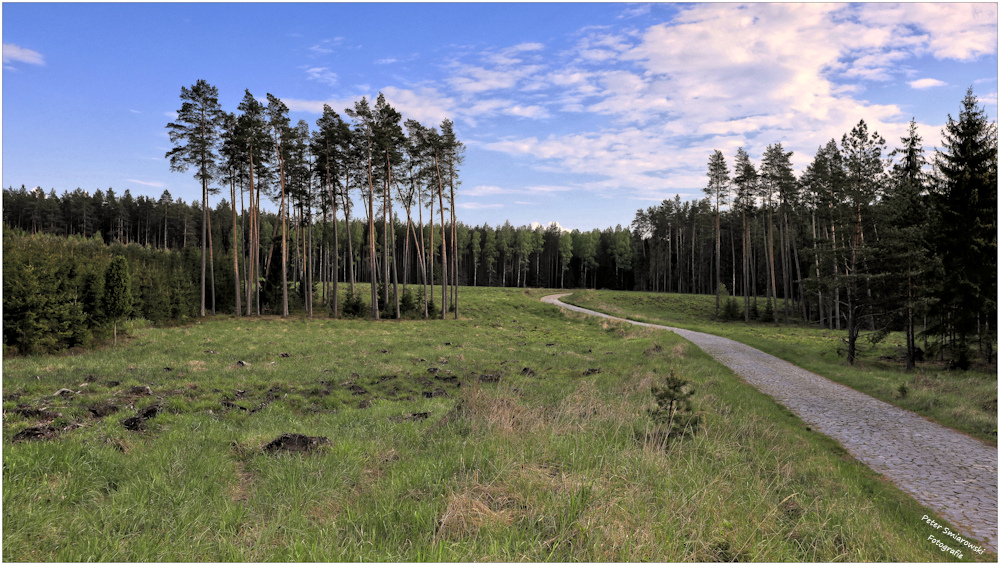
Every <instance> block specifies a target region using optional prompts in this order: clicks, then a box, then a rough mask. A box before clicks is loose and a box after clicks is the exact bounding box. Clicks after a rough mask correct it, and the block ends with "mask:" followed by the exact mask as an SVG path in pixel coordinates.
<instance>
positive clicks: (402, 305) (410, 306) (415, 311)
mask: <svg viewBox="0 0 1000 565" xmlns="http://www.w3.org/2000/svg"><path fill="white" fill-rule="evenodd" d="M399 313H400V314H402V315H403V317H404V318H414V317H417V316H419V315H420V314H423V309H422V308H421V307H420V301H419V300H417V297H416V296H415V295H414V294H413V290H412V289H410V288H405V289H403V295H402V296H401V297H400V298H399Z"/></svg>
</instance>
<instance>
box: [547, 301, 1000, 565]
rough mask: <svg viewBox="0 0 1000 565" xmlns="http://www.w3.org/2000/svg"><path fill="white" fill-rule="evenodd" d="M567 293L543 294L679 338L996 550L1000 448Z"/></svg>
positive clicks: (757, 356) (733, 348) (739, 348)
mask: <svg viewBox="0 0 1000 565" xmlns="http://www.w3.org/2000/svg"><path fill="white" fill-rule="evenodd" d="M569 294H571V293H563V294H554V295H549V296H545V297H542V301H543V302H546V303H549V304H553V305H556V306H561V307H563V308H566V309H569V310H573V311H575V312H582V313H584V314H590V315H592V316H600V317H603V318H609V319H612V320H617V321H622V322H628V323H630V324H635V325H639V326H645V327H649V328H656V329H663V330H668V331H672V332H674V333H676V334H678V335H680V336H681V337H683V338H684V339H687V340H688V341H690V342H692V343H694V344H695V345H697V346H698V347H700V348H701V349H702V351H704V352H705V353H708V354H709V355H711V356H712V357H714V358H715V359H716V360H717V361H719V362H720V363H722V364H723V365H725V366H727V367H729V368H730V369H732V370H733V372H735V373H736V374H737V375H739V376H740V377H742V378H743V379H744V380H746V381H747V382H748V383H750V384H751V385H753V386H754V387H755V388H757V390H759V391H761V392H763V393H764V394H767V395H769V396H771V397H772V398H774V399H775V400H777V401H778V402H780V403H781V404H782V405H784V406H785V407H786V408H788V409H789V410H791V411H792V412H794V413H795V415H796V416H798V417H799V418H801V419H802V421H804V422H806V423H807V424H809V425H810V426H812V427H813V429H815V430H817V431H819V432H820V433H823V434H826V435H827V436H829V437H831V438H833V439H834V440H836V441H837V442H839V443H840V444H841V445H842V446H844V448H845V449H847V450H848V451H849V452H850V453H851V454H852V455H853V456H854V457H856V458H857V459H859V460H860V461H862V462H863V463H864V464H866V465H868V466H869V467H871V468H872V469H874V470H875V471H877V472H879V473H881V474H882V475H883V476H885V477H886V478H887V479H889V480H890V481H892V482H893V483H894V484H895V485H896V486H898V487H899V488H901V489H902V490H904V491H905V492H907V493H909V494H910V495H911V496H912V497H913V498H914V499H916V500H917V501H918V502H920V503H921V504H924V505H926V506H928V507H930V508H933V509H934V510H935V511H936V512H938V513H939V514H940V515H941V516H943V517H945V518H947V519H948V520H949V521H950V522H951V523H952V524H953V525H954V526H955V527H957V528H959V529H960V530H961V533H962V534H963V535H966V536H969V538H971V539H969V542H970V543H971V544H972V545H973V546H975V545H978V544H981V545H982V546H983V547H985V548H986V549H988V550H990V551H992V552H994V553H996V551H997V449H996V447H992V446H989V445H986V444H985V443H983V442H981V441H979V440H977V439H974V438H971V437H969V436H966V435H964V434H962V433H959V432H957V431H955V430H952V429H950V428H946V427H944V426H942V425H940V424H937V423H935V422H931V421H930V420H927V419H926V418H924V417H922V416H919V415H917V414H914V413H913V412H910V411H908V410H903V409H902V408H899V407H898V406H894V405H892V404H889V403H887V402H884V401H882V400H878V399H877V398H873V397H871V396H868V395H867V394H864V393H861V392H858V391H856V390H854V389H852V388H850V387H847V386H844V385H842V384H839V383H836V382H834V381H831V380H829V379H827V378H826V377H822V376H820V375H817V374H815V373H812V372H809V371H806V370H805V369H802V368H801V367H797V366H795V365H793V364H791V363H789V362H787V361H784V360H782V359H779V358H777V357H775V356H773V355H769V354H767V353H764V352H763V351H760V350H758V349H754V348H752V347H750V346H748V345H744V344H742V343H739V342H737V341H733V340H731V339H727V338H724V337H718V336H714V335H711V334H706V333H701V332H695V331H691V330H684V329H680V328H673V327H669V326H661V325H657V324H647V323H644V322H636V321H633V320H625V319H622V318H617V317H614V316H609V315H608V314H603V313H601V312H595V311H593V310H588V309H586V308H581V307H579V306H573V305H572V304H566V303H564V302H560V301H559V299H560V298H562V297H563V296H568V295H569ZM913 519H914V520H919V519H921V517H920V516H914V518H913ZM928 527H929V528H930V526H928ZM942 532H943V530H938V531H937V532H932V533H936V534H937V535H936V537H937V539H939V540H941V541H942V542H943V543H944V544H946V545H948V546H950V547H952V548H955V549H960V550H963V552H969V549H968V547H966V546H964V545H962V544H961V543H960V542H958V541H957V540H955V539H952V538H950V537H948V536H947V535H945V534H943V533H942ZM977 542H978V543H977ZM966 555H968V553H966Z"/></svg>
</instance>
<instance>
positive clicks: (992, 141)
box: [933, 87, 997, 367]
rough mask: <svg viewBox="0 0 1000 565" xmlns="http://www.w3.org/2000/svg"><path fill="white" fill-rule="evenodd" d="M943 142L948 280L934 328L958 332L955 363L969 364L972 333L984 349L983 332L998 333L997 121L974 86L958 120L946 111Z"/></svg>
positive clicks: (940, 249)
mask: <svg viewBox="0 0 1000 565" xmlns="http://www.w3.org/2000/svg"><path fill="white" fill-rule="evenodd" d="M942 146H943V150H939V151H938V152H937V154H936V156H935V165H936V166H937V170H938V174H939V177H938V186H937V188H936V191H935V196H936V201H937V207H938V210H939V214H940V219H939V221H938V224H937V226H936V229H935V232H936V233H937V234H938V237H937V241H936V242H935V244H936V251H937V253H938V254H939V255H940V257H941V260H942V266H943V268H944V278H943V280H942V281H941V284H940V286H939V288H938V290H937V292H936V293H935V295H936V298H937V299H938V302H937V305H936V307H935V312H936V313H937V319H938V323H937V324H936V325H935V328H933V329H934V331H935V333H937V334H939V335H945V336H949V337H950V336H951V335H954V339H953V340H951V341H952V342H953V345H954V347H955V349H956V351H955V357H956V360H957V363H958V365H960V366H963V367H967V366H968V364H967V351H966V349H967V347H968V338H969V336H973V335H978V336H979V338H980V344H981V347H982V344H983V343H984V342H983V340H982V338H983V336H984V335H986V334H993V333H994V332H995V331H996V328H995V327H994V328H991V329H990V328H989V322H990V321H991V320H994V319H995V318H996V296H997V276H996V274H997V264H996V256H997V223H996V221H997V125H996V122H990V121H988V118H987V116H986V110H985V108H983V107H981V106H979V103H978V99H977V98H976V96H975V95H974V94H973V92H972V88H971V87H970V88H969V90H968V91H967V92H966V95H965V98H964V99H963V100H962V110H961V112H960V113H959V116H958V119H957V120H956V119H953V118H952V117H951V115H950V114H949V115H948V123H947V124H946V125H945V128H944V130H943V132H942ZM991 339H992V338H991ZM990 341H991V340H986V343H989V342H990Z"/></svg>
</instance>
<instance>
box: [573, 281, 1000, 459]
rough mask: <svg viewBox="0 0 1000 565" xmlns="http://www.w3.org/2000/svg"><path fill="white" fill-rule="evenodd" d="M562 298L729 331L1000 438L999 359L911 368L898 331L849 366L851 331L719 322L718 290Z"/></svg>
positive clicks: (959, 426) (626, 314)
mask: <svg viewBox="0 0 1000 565" xmlns="http://www.w3.org/2000/svg"><path fill="white" fill-rule="evenodd" d="M563 300H564V301H565V302H567V303H570V304H575V305H577V306H583V307H586V308H591V309H594V310H598V311H600V312H605V313H608V314H613V315H615V316H621V317H623V318H630V319H634V320H639V321H644V322H651V323H657V324H663V325H670V326H675V327H680V328H685V329H691V330H696V331H702V332H706V333H710V334H714V335H719V336H723V337H728V338H730V339H734V340H736V341H739V342H741V343H745V344H747V345H749V346H751V347H755V348H757V349H760V350H761V351H764V352H767V353H770V354H771V355H774V356H776V357H779V358H781V359H784V360H786V361H789V362H791V363H794V364H796V365H798V366H800V367H803V368H805V369H808V370H810V371H812V372H814V373H817V374H820V375H823V376H824V377H827V378H829V379H832V380H834V381H837V382H839V383H842V384H845V385H847V386H850V387H852V388H854V389H856V390H859V391H861V392H864V393H866V394H870V395H872V396H874V397H876V398H879V399H881V400H884V401H886V402H889V403H892V404H895V405H897V406H900V407H902V408H905V409H907V410H912V411H914V412H916V413H918V414H920V415H922V416H925V417H927V418H930V419H932V420H934V421H936V422H939V423H941V424H943V425H945V426H948V427H951V428H954V429H956V430H959V431H961V432H964V433H967V434H969V435H971V436H974V437H976V438H979V439H981V440H983V441H985V442H987V443H989V444H991V445H996V443H997V374H996V366H995V365H994V366H992V367H977V368H975V369H973V370H970V371H960V370H951V371H949V370H948V369H947V368H946V367H945V366H944V365H943V364H941V363H936V362H932V361H928V362H925V363H920V364H918V365H917V368H916V369H915V370H914V371H912V372H910V373H907V372H906V371H905V367H904V365H903V362H902V359H903V348H904V342H903V337H902V335H899V334H893V335H890V336H889V338H887V339H886V340H884V341H883V342H881V343H878V344H875V345H873V344H870V343H868V342H866V341H864V340H859V346H860V347H861V351H862V355H861V357H860V358H859V359H858V361H856V362H855V365H854V366H851V365H849V364H848V363H847V359H846V356H845V354H844V351H845V349H846V345H845V343H844V339H845V338H846V332H844V331H835V330H823V329H818V328H815V327H803V326H800V325H790V326H786V325H778V326H776V325H775V324H773V323H771V324H763V323H758V322H753V321H752V322H750V324H745V323H744V322H743V321H742V320H740V321H735V322H722V321H717V320H716V319H715V316H714V312H715V297H714V296H706V295H680V294H661V293H646V292H620V291H591V290H584V291H575V292H574V294H573V295H571V296H567V297H565V298H563Z"/></svg>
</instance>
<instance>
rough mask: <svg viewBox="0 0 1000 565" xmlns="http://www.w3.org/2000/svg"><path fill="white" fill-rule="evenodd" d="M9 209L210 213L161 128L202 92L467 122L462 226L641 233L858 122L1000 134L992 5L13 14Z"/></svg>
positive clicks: (77, 7) (388, 7)
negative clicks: (148, 206)
mask: <svg viewBox="0 0 1000 565" xmlns="http://www.w3.org/2000/svg"><path fill="white" fill-rule="evenodd" d="M2 10H3V141H4V143H3V181H2V182H3V186H4V187H7V186H14V187H19V186H20V185H22V184H24V185H25V186H27V187H29V188H30V187H34V186H41V187H42V188H43V189H45V190H46V191H48V190H49V189H52V188H54V189H55V190H56V192H57V193H59V194H61V193H62V192H63V191H64V190H70V191H72V190H74V189H76V188H77V187H79V188H83V189H85V190H88V191H93V190H95V189H106V188H108V187H112V188H114V189H115V191H116V192H117V193H118V194H121V193H122V192H123V191H124V190H125V189H129V190H130V191H131V192H132V194H133V195H140V194H146V195H150V196H155V197H159V195H160V194H161V193H162V192H163V190H169V191H170V192H171V194H172V195H173V196H174V197H175V198H177V197H180V198H183V199H185V200H187V201H190V200H193V199H196V198H199V197H200V196H199V195H200V188H199V185H198V183H197V182H196V181H195V180H194V178H193V176H192V174H190V173H174V172H170V170H169V166H168V162H167V161H166V160H165V159H164V154H165V153H166V151H168V150H169V149H170V148H171V145H170V142H169V139H168V138H167V133H166V127H165V126H166V124H167V122H168V121H170V120H171V117H172V115H173V112H175V111H176V110H177V109H178V108H179V107H180V100H179V95H180V89H181V87H182V86H190V85H192V84H194V83H195V82H196V81H197V80H198V79H205V80H207V81H208V82H209V83H210V84H213V85H215V86H216V87H218V89H219V94H220V102H221V103H222V105H223V107H224V108H225V109H226V110H228V111H235V110H236V106H237V104H238V103H239V100H240V99H241V98H242V97H243V93H244V90H245V89H249V90H250V91H251V92H252V93H253V94H254V95H255V96H257V97H258V98H264V97H265V95H266V94H267V93H271V94H274V95H275V96H277V97H279V98H281V99H282V100H284V101H285V103H286V104H287V105H288V106H289V108H290V109H291V110H292V112H291V118H292V120H293V122H294V121H297V120H299V119H305V120H306V121H308V122H309V123H310V125H311V126H314V124H315V122H316V119H317V118H318V117H319V113H320V112H321V110H322V105H323V104H324V103H327V104H330V105H331V106H332V107H333V108H334V109H335V110H337V111H338V112H340V113H341V114H343V109H344V108H346V107H348V106H352V105H353V102H354V101H355V100H358V99H360V98H361V97H362V96H368V97H369V98H374V97H376V96H377V95H378V93H379V92H382V93H384V94H385V96H386V99H387V101H388V102H389V103H390V104H392V105H393V106H395V107H396V108H397V109H398V110H400V111H401V112H402V114H403V116H404V119H405V118H414V119H417V120H419V121H420V122H421V123H423V124H425V125H428V126H429V125H436V124H439V123H440V122H441V121H442V120H443V119H445V118H450V119H452V120H454V121H455V124H456V131H457V133H458V135H459V138H460V139H461V140H462V141H463V142H465V144H466V145H467V149H466V163H465V166H464V168H463V171H462V174H461V178H462V186H461V189H460V191H459V194H458V201H459V204H458V206H459V218H460V219H461V220H462V221H463V222H465V223H467V224H472V225H475V224H481V223H483V222H488V223H490V224H492V225H495V224H498V223H503V222H504V221H505V220H510V221H511V223H513V224H515V225H524V224H530V223H532V222H539V223H541V224H548V223H549V222H559V223H560V224H561V225H562V226H564V227H567V228H579V229H584V230H586V229H592V228H595V227H597V228H602V229H603V228H605V227H609V226H614V225H616V224H622V225H623V226H626V225H628V224H629V223H630V222H631V221H632V219H633V218H634V215H635V211H636V210H637V209H639V208H646V207H649V206H652V205H655V204H657V203H658V202H660V201H661V200H663V199H664V198H673V197H674V195H675V194H680V196H681V198H682V199H685V200H687V199H691V198H696V197H700V196H701V189H702V187H704V186H705V184H706V177H705V172H706V170H707V163H708V158H709V155H710V154H711V153H712V151H713V150H715V149H719V150H721V151H722V152H723V153H724V155H725V156H726V158H727V162H728V163H729V165H730V167H731V166H732V161H733V159H734V157H735V155H736V150H737V148H738V147H741V146H742V147H745V148H746V150H747V151H748V153H749V154H750V156H751V158H752V159H753V160H755V161H756V160H758V159H759V158H760V156H761V155H762V153H763V151H764V149H765V148H766V147H767V146H768V145H769V144H772V143H778V142H780V143H782V144H783V146H784V148H785V149H786V150H792V151H794V152H795V153H794V155H793V157H792V161H793V164H794V165H795V167H796V168H797V169H798V170H799V171H801V170H803V169H804V168H805V167H806V166H807V165H808V164H809V162H810V161H811V159H812V157H813V155H814V154H815V152H816V149H817V148H818V147H819V146H820V145H823V144H825V143H826V142H827V141H829V140H830V139H837V140H838V141H839V140H840V138H841V136H842V135H843V134H844V133H846V132H848V131H850V129H851V128H852V127H853V126H854V125H856V124H857V122H858V121H859V120H861V119H864V120H865V121H866V122H867V123H868V124H869V128H870V129H874V130H877V131H878V132H879V133H880V134H882V136H883V137H884V138H885V139H886V141H887V142H888V145H889V148H890V149H891V148H893V147H895V146H896V145H898V143H899V138H900V137H901V136H902V135H904V134H905V131H906V127H907V123H908V121H909V120H910V118H911V117H913V118H916V120H917V123H918V125H919V131H920V134H921V135H922V136H923V138H924V141H925V145H926V146H927V147H928V148H930V147H933V146H934V145H936V144H937V143H938V141H939V138H940V132H941V129H942V126H943V125H944V123H945V122H946V120H947V116H948V114H951V115H953V116H957V114H958V111H959V107H960V101H961V99H962V97H963V96H964V94H965V91H966V89H967V88H968V87H969V86H972V87H973V89H974V91H975V93H976V94H977V96H978V97H979V99H980V102H981V103H982V104H983V105H985V107H986V109H987V112H988V114H989V115H990V117H991V119H994V120H995V119H996V115H997V8H996V4H956V3H941V4H860V5H848V4H825V5H824V4H802V5H796V4H749V5H737V4H617V3H559V4H533V3H519V4H461V3H459V4H451V3H448V4H410V3H404V4H225V3H223V4H191V3H176V4H118V3H111V4H77V3H70V4H45V3H43V4H27V3H25V4H21V3H4V4H3V7H2Z"/></svg>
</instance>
